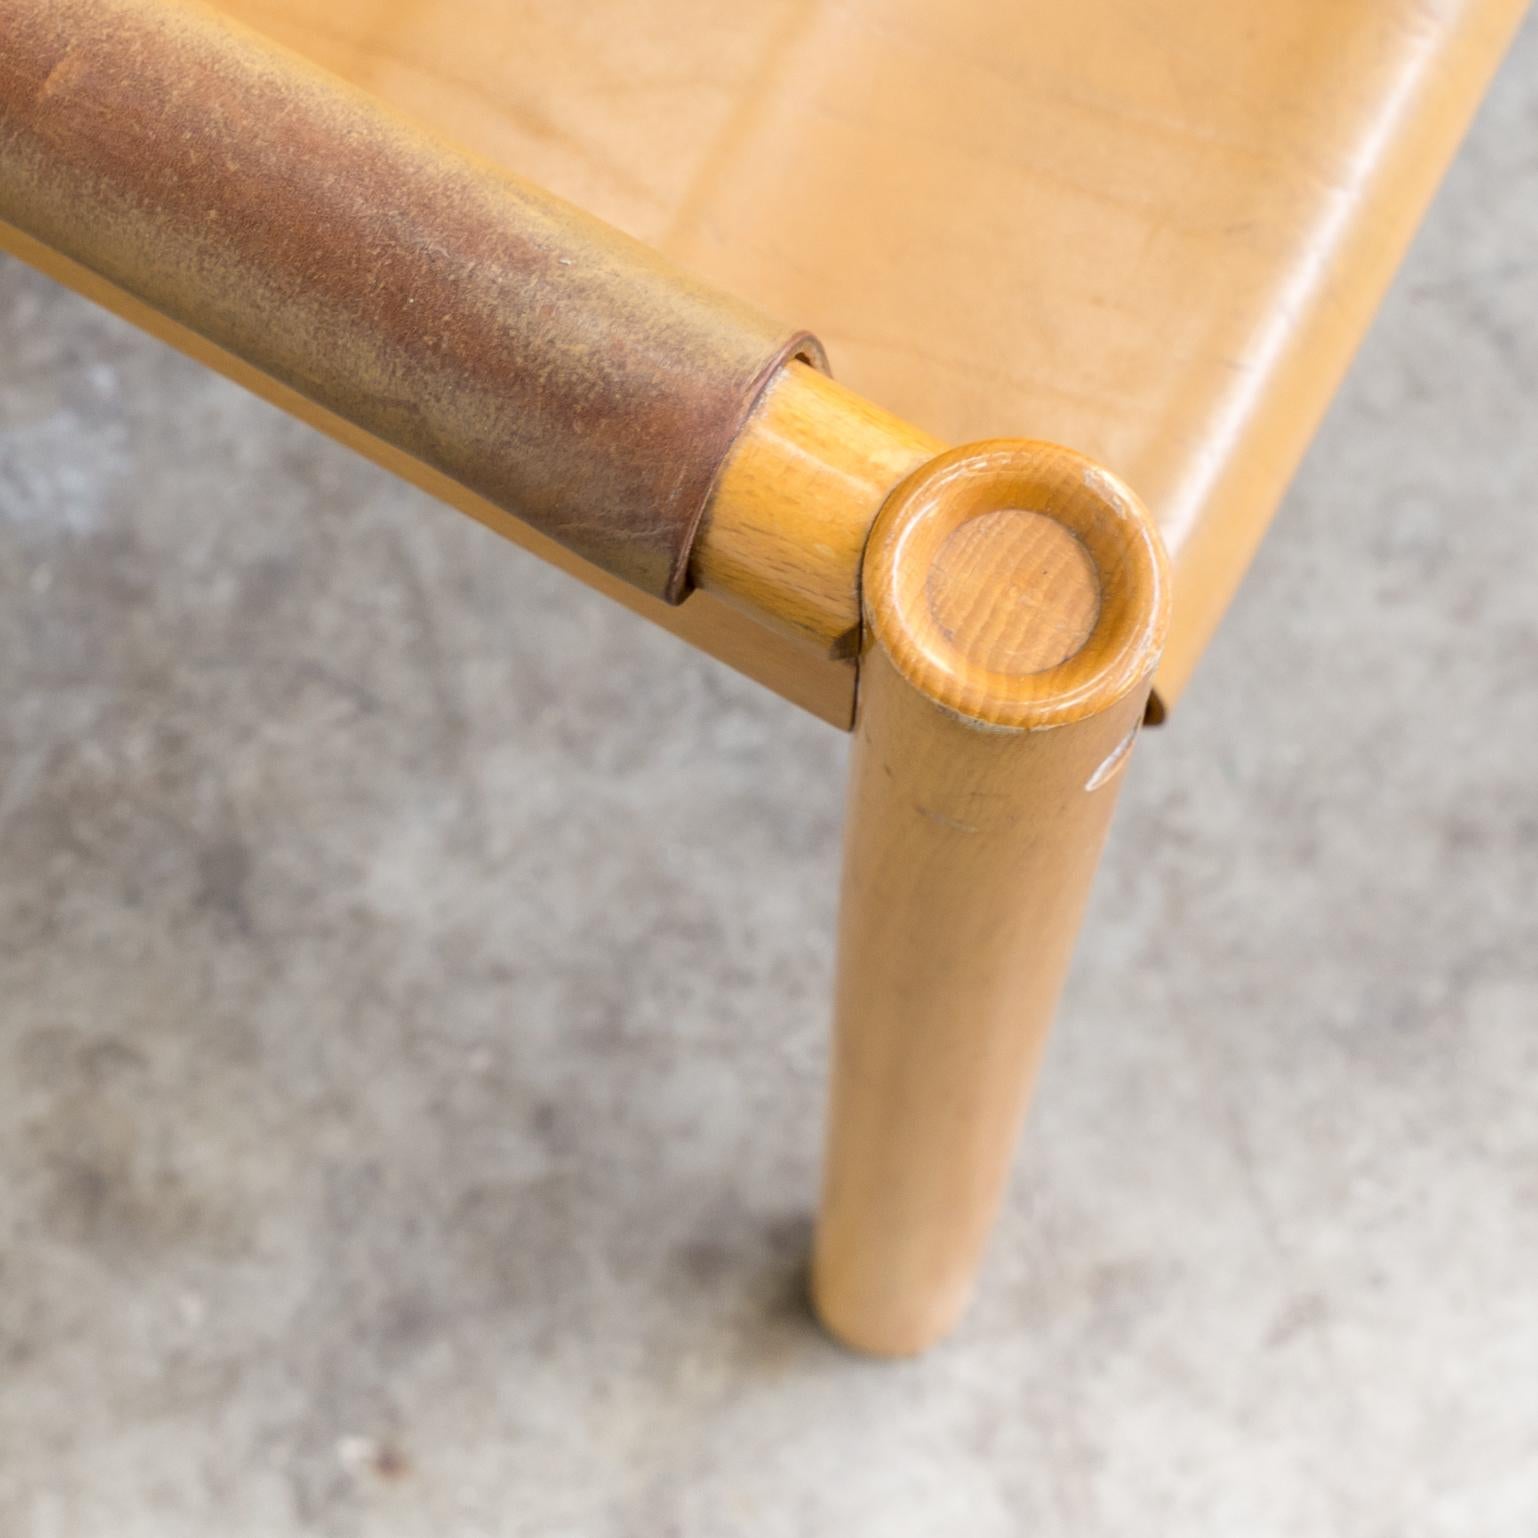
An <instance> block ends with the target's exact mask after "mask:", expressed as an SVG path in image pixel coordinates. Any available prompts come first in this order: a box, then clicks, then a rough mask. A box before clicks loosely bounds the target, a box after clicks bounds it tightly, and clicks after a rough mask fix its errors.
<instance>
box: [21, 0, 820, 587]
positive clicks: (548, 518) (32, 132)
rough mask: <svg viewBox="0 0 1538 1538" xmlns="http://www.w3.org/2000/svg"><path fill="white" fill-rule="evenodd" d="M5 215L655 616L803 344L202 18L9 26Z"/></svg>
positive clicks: (38, 19)
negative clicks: (750, 421)
mask: <svg viewBox="0 0 1538 1538" xmlns="http://www.w3.org/2000/svg"><path fill="white" fill-rule="evenodd" d="M0 217H4V218H6V219H9V220H10V221H12V222H13V223H15V224H17V225H19V226H20V227H21V228H22V229H24V230H25V231H27V232H28V233H29V234H31V235H32V236H33V237H35V238H36V239H38V240H41V241H43V242H45V243H46V244H48V245H50V246H52V247H54V248H55V249H56V250H58V251H61V252H63V253H64V254H65V255H67V256H70V257H72V258H74V259H75V260H76V261H79V262H81V263H83V264H85V265H86V266H88V267H91V268H93V269H94V270H95V271H97V272H99V273H101V274H102V276H104V277H106V278H108V279H110V280H112V281H113V282H115V283H117V284H119V285H120V286H121V287H123V288H125V289H127V290H129V292H131V293H132V294H134V295H135V296H137V297H138V298H140V299H142V300H144V301H145V302H146V303H148V304H151V305H153V306H154V307H155V308H157V309H159V310H161V311H162V312H164V313H166V314H168V315H170V316H172V317H174V318H175V319H177V320H179V321H181V322H182V323H183V324H185V325H188V326H190V327H192V328H193V329H194V330H196V331H198V332H200V333H202V334H203V335H204V336H206V337H208V338H209V339H210V340H211V341H214V342H216V343H218V344H219V345H220V346H222V347H225V348H227V349H229V350H230V351H231V352H234V353H236V354H238V355H239V356H241V357H242V358H244V359H246V360H247V361H248V362H250V363H252V364H254V365H256V366H257V367H258V368H260V369H262V370H264V371H266V372H267V373H270V374H272V375H273V376H274V377H276V378H278V379H280V380H282V381H283V382H284V383H285V384H288V385H290V386H292V387H293V388H295V389H297V390H299V391H301V392H302V393H303V394H305V395H307V396H309V397H310V398H311V399H312V400H315V401H317V402H319V403H320V404H321V405H323V406H326V407H328V408H329V409H330V410H332V411H335V412H337V413H339V414H340V415H342V416H344V417H346V418H348V419H349V420H351V421H353V422H355V423H357V424H358V425H360V426H362V427H364V428H366V429H367V430H369V431H370V432H372V433H374V434H376V435H377V436H379V437H381V438H384V439H386V440H387V441H388V442H391V443H393V444H395V445H397V446H398V447H400V448H402V449H404V450H405V451H406V452H407V453H409V454H412V455H413V456H415V457H417V458H419V459H421V460H422V461H424V462H425V463H427V464H429V465H431V466H433V467H434V468H435V469H438V470H441V471H443V472H445V473H446V474H448V475H450V476H452V477H453V478H454V479H456V480H458V481H460V482H461V483H462V484H464V485H465V486H467V487H469V488H470V489H471V490H473V491H475V492H478V493H479V494H480V495H482V496H485V497H487V498H489V499H490V500H491V501H493V502H495V503H497V504H498V505H499V506H501V507H504V508H506V509H507V510H508V511H509V512H512V513H513V514H515V515H516V516H517V517H519V518H522V519H523V520H525V521H526V522H528V523H530V524H532V525H534V526H535V527H536V528H538V529H540V530H541V531H542V532H544V533H545V534H548V535H550V536H551V537H552V538H554V539H557V540H559V541H560V542H561V543H562V544H564V545H566V546H568V547H569V548H570V549H572V550H574V551H576V552H577V553H578V554H579V555H581V556H583V557H584V558H586V559H587V560H589V561H592V562H593V563H595V564H596V565H598V566H600V567H602V568H604V569H605V570H607V571H609V572H611V573H613V574H614V575H615V576H618V577H621V578H623V579H624V580H626V581H628V582H631V583H633V584H634V585H635V586H636V587H638V588H641V589H642V590H643V591H645V592H647V593H650V594H652V595H653V596H655V597H659V598H666V599H668V600H669V601H672V602H677V601H679V600H680V599H681V598H682V597H683V595H684V593H685V591H686V588H687V581H688V559H689V547H690V543H691V541H692V539H693V536H694V532H695V529H696V527H697V525H698V523H699V520H700V517H701V515H702V513H703V512H704V509H705V506H706V503H707V501H708V500H709V497H710V492H711V488H712V487H713V485H714V483H715V479H716V475H717V473H718V471H719V469H720V467H721V465H722V463H723V462H724V460H725V458H726V455H727V452H728V451H729V449H730V447H731V444H732V441H733V439H734V438H735V437H736V434H737V432H738V430H739V429H740V428H741V426H742V424H743V422H744V421H745V420H746V418H747V416H748V414H749V412H750V411H751V410H752V407H753V404H754V402H755V400H756V399H757V397H758V395H759V394H760V392H761V391H762V389H763V387H764V386H765V384H766V383H767V382H768V380H769V378H770V377H771V376H772V375H773V373H774V371H775V370H776V369H777V368H778V367H780V365H781V364H782V363H783V362H784V361H785V360H786V359H787V358H788V357H790V356H792V355H799V356H801V357H804V358H806V359H807V360H808V361H810V362H813V363H815V364H817V365H818V366H819V367H822V366H825V364H824V360H823V357H822V351H821V348H820V347H819V346H818V344H817V342H816V341H815V339H813V338H811V337H809V336H808V335H807V334H806V333H805V332H796V331H792V330H789V329H787V328H784V327H781V326H778V325H776V324H775V323H773V322H772V321H769V320H767V319H765V318H764V317H762V316H760V315H758V314H756V313H755V312H754V311H752V310H751V309H749V308H747V307H745V306H743V305H740V304H738V303H737V302H736V301H734V300H732V299H730V298H727V297H726V296H724V295H721V294H718V293H715V292H713V291H712V290H710V289H708V288H706V287H705V286H704V285H702V284H700V283H697V282H696V281H694V280H693V279H691V278H689V277H688V276H686V275H685V274H683V273H681V272H679V271H678V270H677V269H675V268H673V267H671V266H669V265H668V264H667V263H666V262H665V261H664V260H663V259H662V258H660V257H659V256H657V255H656V254H654V253H653V252H651V251H649V250H648V249H647V248H645V247H644V246H641V245H640V244H638V243H637V242H635V241H632V240H630V239H629V238H627V237H626V236H624V235H621V234H619V233H618V232H617V231H615V230H613V229H610V228H608V227H607V226H605V225H603V224H601V223H599V222H598V221H597V220H594V219H591V218H589V217H588V216H587V215H585V214H583V213H581V212H580V211H579V210H577V209H574V208H572V207H571V206H570V205H568V204H566V203H563V202H561V201H560V200H559V199H557V198H555V197H552V196H550V195H549V194H547V193H544V192H541V191H539V190H538V189H536V188H534V187H532V186H529V185H526V184H524V183H522V182H520V181H518V180H516V179H515V178H513V177H510V176H508V175H506V174H504V173H503V172H501V171H499V170H498V169H496V168H495V167H492V166H490V165H487V164H485V163H482V162H478V161H475V160H473V159H471V158H469V157H467V156H466V155H464V154H462V153H460V152H459V151H456V150H454V149H452V148H449V147H448V146H446V145H443V144H441V143H439V142H437V141H436V140H434V139H432V138H430V137H429V136H427V135H426V134H425V133H424V132H422V131H420V130H418V129H416V128H415V127H413V126H412V125H410V124H408V123H406V122H404V121H403V120H400V119H397V118H395V117H392V116H391V115H390V114H389V113H388V112H387V111H386V110H385V109H384V108H382V107H381V106H379V105H378V104H377V103H376V102H375V101H374V100H373V99H372V98H370V97H368V96H367V95H365V94H363V93H360V92H358V91H356V90H354V89H353V88H351V87H349V86H347V85H345V84H343V83H342V82H341V81H339V80H337V79H335V78H333V77H332V76H330V75H328V74H326V73H324V72H323V71H320V70H318V69H316V68H314V67H313V66H311V65H310V64H308V63H306V62H304V61H302V60H300V59H298V58H297V57H294V56H292V55H289V54H287V53H285V52H283V51H282V50H280V49H277V48H275V47H274V46H272V45H271V44H268V43H266V42H265V41H263V40H261V39H259V38H257V37H256V36H255V35H254V34H251V33H248V32H246V31H245V30H244V29H242V28H240V27H238V26H236V25H234V24H232V23H230V22H229V21H227V20H225V19H223V18H222V17H219V16H217V15H216V14H215V13H213V12H211V11H208V10H205V9H204V8H203V7H202V6H200V5H189V4H184V3H180V0H6V4H5V17H4V33H3V37H0Z"/></svg>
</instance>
